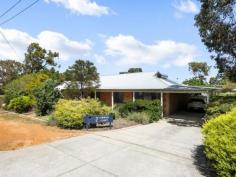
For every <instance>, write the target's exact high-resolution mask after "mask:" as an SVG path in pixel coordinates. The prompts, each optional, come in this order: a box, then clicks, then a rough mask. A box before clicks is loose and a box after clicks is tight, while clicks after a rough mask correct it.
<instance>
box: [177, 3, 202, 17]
mask: <svg viewBox="0 0 236 177" xmlns="http://www.w3.org/2000/svg"><path fill="white" fill-rule="evenodd" d="M173 7H174V8H175V12H174V15H175V17H176V18H182V17H183V14H196V13H198V12H199V8H198V6H197V5H196V4H195V3H194V2H193V1H192V0H180V1H175V3H174V4H173Z"/></svg>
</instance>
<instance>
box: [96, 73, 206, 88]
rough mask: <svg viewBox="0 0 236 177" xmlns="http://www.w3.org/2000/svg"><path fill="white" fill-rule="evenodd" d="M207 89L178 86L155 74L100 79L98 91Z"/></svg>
mask: <svg viewBox="0 0 236 177" xmlns="http://www.w3.org/2000/svg"><path fill="white" fill-rule="evenodd" d="M208 89H210V88H207V87H195V86H194V87H191V86H186V85H183V84H178V83H176V82H174V81H171V80H169V79H168V78H167V77H166V76H165V77H160V76H159V77H158V76H157V74H156V73H155V72H140V73H128V74H119V75H110V76H101V77H100V86H99V88H97V90H98V91H105V90H165V91H207V90H208Z"/></svg>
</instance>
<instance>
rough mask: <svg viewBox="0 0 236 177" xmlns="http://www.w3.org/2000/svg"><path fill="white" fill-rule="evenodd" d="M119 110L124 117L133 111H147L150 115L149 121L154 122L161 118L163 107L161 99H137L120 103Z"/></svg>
mask: <svg viewBox="0 0 236 177" xmlns="http://www.w3.org/2000/svg"><path fill="white" fill-rule="evenodd" d="M119 112H120V114H121V116H122V117H127V116H128V114H129V113H132V112H146V113H147V114H148V115H149V117H150V119H149V122H153V121H157V120H159V119H160V118H161V112H162V107H161V102H160V100H152V101H150V100H136V101H135V102H128V103H126V104H123V105H120V107H119Z"/></svg>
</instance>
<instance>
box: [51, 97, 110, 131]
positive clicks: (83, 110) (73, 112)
mask: <svg viewBox="0 0 236 177" xmlns="http://www.w3.org/2000/svg"><path fill="white" fill-rule="evenodd" d="M110 113H111V108H110V107H107V106H105V105H103V104H102V103H101V102H100V101H98V100H95V99H81V100H65V99H60V100H59V101H58V102H57V104H56V105H55V111H54V113H53V118H54V119H55V120H56V122H57V125H58V126H60V127H63V128H82V126H83V118H84V117H85V116H86V115H107V114H110Z"/></svg>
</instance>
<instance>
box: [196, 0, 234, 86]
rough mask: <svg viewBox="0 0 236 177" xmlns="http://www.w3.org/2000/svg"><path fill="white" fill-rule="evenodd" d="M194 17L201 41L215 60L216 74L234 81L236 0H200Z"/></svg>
mask: <svg viewBox="0 0 236 177" xmlns="http://www.w3.org/2000/svg"><path fill="white" fill-rule="evenodd" d="M200 1H201V10H200V13H199V14H198V15H196V17H195V22H196V23H195V25H196V26H197V27H198V29H199V33H200V36H201V38H202V41H203V43H204V44H205V45H206V46H207V48H208V50H209V52H211V53H213V55H212V58H213V59H214V60H215V61H216V67H217V68H218V70H219V73H218V75H219V76H221V77H222V76H223V77H226V78H228V79H229V80H230V81H233V82H236V18H235V8H236V7H235V5H236V0H224V1H223V0H207V1H206V0H200Z"/></svg>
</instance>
